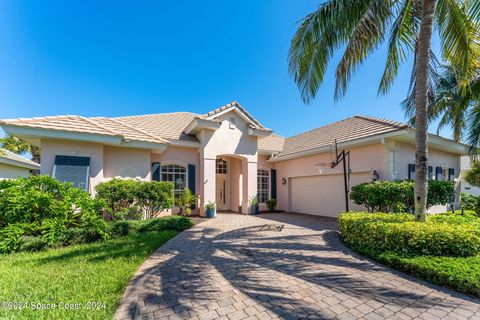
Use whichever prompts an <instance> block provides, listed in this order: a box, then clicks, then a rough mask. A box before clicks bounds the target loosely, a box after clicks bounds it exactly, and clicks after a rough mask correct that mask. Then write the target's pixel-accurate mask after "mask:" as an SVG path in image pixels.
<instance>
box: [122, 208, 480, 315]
mask: <svg viewBox="0 0 480 320" xmlns="http://www.w3.org/2000/svg"><path fill="white" fill-rule="evenodd" d="M281 225H284V227H283V228H280V227H279V228H276V227H274V226H281ZM335 230H336V222H335V220H333V219H328V218H320V217H313V216H307V215H294V214H262V215H260V216H245V215H238V214H220V215H219V217H217V218H216V219H211V220H208V221H206V222H204V223H202V224H200V225H197V226H195V227H194V228H192V229H190V230H187V231H185V232H183V233H181V234H180V235H178V236H177V237H175V238H173V239H172V240H170V241H169V242H168V243H167V244H165V245H164V246H162V247H161V248H160V249H159V250H157V251H156V252H155V253H154V254H153V255H152V256H151V257H150V258H149V259H148V260H147V261H146V262H145V264H144V265H142V267H141V268H140V269H139V270H138V272H137V274H136V276H135V277H134V278H133V279H132V281H131V282H130V284H129V286H128V288H127V290H126V292H125V294H124V296H123V298H122V301H121V303H120V305H119V307H118V310H117V312H116V314H115V318H116V319H168V320H173V319H195V320H208V319H222V320H236V319H302V318H308V319H361V318H362V319H385V318H388V319H412V318H420V319H467V318H470V319H474V318H477V319H480V311H479V310H480V304H479V301H478V300H476V299H473V298H469V297H467V296H465V295H461V294H456V293H454V292H451V291H448V290H444V289H441V288H438V287H435V286H433V285H429V284H426V283H424V282H422V281H419V280H415V279H413V278H410V277H408V276H405V275H403V274H401V273H398V272H395V271H392V270H391V269H388V268H386V267H383V266H380V265H377V264H375V263H373V262H370V261H368V260H365V259H360V258H358V257H356V256H355V255H351V254H349V252H348V251H347V250H346V249H345V248H344V247H343V246H342V245H341V244H340V243H339V241H338V235H337V232H336V231H335Z"/></svg>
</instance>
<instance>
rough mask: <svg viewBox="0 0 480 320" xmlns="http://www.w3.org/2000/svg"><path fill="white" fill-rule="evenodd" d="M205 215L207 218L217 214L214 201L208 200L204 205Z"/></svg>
mask: <svg viewBox="0 0 480 320" xmlns="http://www.w3.org/2000/svg"><path fill="white" fill-rule="evenodd" d="M205 215H206V216H207V218H215V216H216V215H217V205H216V204H215V202H210V201H209V202H208V203H207V204H206V205H205Z"/></svg>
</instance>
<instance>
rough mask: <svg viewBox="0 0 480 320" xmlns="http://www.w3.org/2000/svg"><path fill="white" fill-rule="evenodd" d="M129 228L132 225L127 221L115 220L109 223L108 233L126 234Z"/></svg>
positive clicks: (118, 235)
mask: <svg viewBox="0 0 480 320" xmlns="http://www.w3.org/2000/svg"><path fill="white" fill-rule="evenodd" d="M131 230H132V227H131V224H130V223H128V221H115V222H113V223H112V224H111V225H110V234H111V235H112V236H116V237H121V236H126V235H127V234H129V233H130V231H131Z"/></svg>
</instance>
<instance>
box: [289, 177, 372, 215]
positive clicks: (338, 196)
mask: <svg viewBox="0 0 480 320" xmlns="http://www.w3.org/2000/svg"><path fill="white" fill-rule="evenodd" d="M371 179H372V178H371V173H370V172H357V173H351V174H350V185H351V186H353V185H356V184H359V183H362V182H369V181H371ZM344 190H345V189H344V184H343V174H330V175H317V176H308V177H295V178H290V196H289V198H290V212H296V213H307V214H314V215H319V216H327V217H338V215H339V214H340V213H341V212H343V211H345V193H344ZM350 210H364V208H363V207H361V206H357V205H355V204H353V203H352V202H351V201H350Z"/></svg>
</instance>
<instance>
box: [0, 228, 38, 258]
mask: <svg viewBox="0 0 480 320" xmlns="http://www.w3.org/2000/svg"><path fill="white" fill-rule="evenodd" d="M36 234H38V226H37V225H35V224H33V223H12V224H9V225H8V226H6V227H4V228H2V229H0V253H10V252H12V251H17V250H18V249H19V246H20V238H21V237H23V236H33V235H36Z"/></svg>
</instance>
